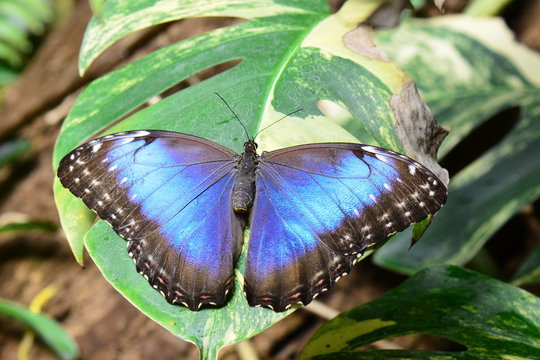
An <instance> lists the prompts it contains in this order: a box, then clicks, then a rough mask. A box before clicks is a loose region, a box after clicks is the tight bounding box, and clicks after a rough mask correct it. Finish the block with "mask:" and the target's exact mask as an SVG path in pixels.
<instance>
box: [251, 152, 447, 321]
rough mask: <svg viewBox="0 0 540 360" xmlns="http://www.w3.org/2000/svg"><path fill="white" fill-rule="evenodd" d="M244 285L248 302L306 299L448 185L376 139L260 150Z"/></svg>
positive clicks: (434, 204)
mask: <svg viewBox="0 0 540 360" xmlns="http://www.w3.org/2000/svg"><path fill="white" fill-rule="evenodd" d="M256 179H257V180H256V181H257V193H256V198H255V202H254V206H253V211H252V214H251V234H250V242H249V250H248V258H247V264H246V271H245V287H246V292H247V297H248V302H249V303H250V304H251V305H262V306H267V307H271V308H273V309H274V310H276V311H283V310H286V309H287V308H288V307H290V306H291V305H292V304H295V303H298V302H302V303H304V304H307V303H309V302H310V301H311V300H312V299H313V297H314V296H316V295H317V294H319V293H320V292H322V291H325V290H328V289H330V288H331V287H332V286H333V284H334V283H335V282H336V281H337V280H338V279H339V278H340V277H341V276H343V275H346V274H347V273H348V272H349V271H350V269H351V267H352V265H353V263H354V262H355V260H356V259H357V257H358V256H359V255H361V254H362V253H363V252H364V251H365V250H366V249H367V248H369V247H371V246H373V245H376V244H378V243H380V242H382V241H383V240H385V239H386V238H387V237H388V236H390V235H391V234H393V233H395V232H399V231H402V230H404V229H405V228H406V227H408V226H409V225H410V224H412V223H416V222H418V221H420V220H422V219H424V218H426V217H427V216H428V215H431V214H434V213H435V212H436V211H437V210H438V209H439V208H440V207H441V206H442V205H443V204H444V203H445V201H446V187H445V186H444V185H443V184H442V183H441V182H440V180H439V179H438V178H437V177H436V176H435V175H434V174H433V173H431V172H430V171H429V170H428V169H426V168H425V167H424V166H422V165H420V164H419V163H417V162H415V161H413V160H411V159H409V158H407V157H405V156H403V155H400V154H397V153H395V152H392V151H390V150H384V149H381V148H377V147H372V146H366V145H360V144H310V145H301V146H295V147H291V148H286V149H281V150H276V151H273V152H270V153H268V154H263V155H262V156H261V157H260V159H259V168H258V171H257V173H256Z"/></svg>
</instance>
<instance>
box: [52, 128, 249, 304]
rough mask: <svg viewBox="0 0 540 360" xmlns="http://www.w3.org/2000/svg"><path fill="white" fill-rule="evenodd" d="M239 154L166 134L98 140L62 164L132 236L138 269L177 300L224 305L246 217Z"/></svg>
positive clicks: (106, 216)
mask: <svg viewBox="0 0 540 360" xmlns="http://www.w3.org/2000/svg"><path fill="white" fill-rule="evenodd" d="M236 162H237V155H236V154H235V153H234V152H232V151H231V150H228V149H227V148H225V147H222V146H220V145H218V144H216V143H213V142H211V141H208V140H205V139H201V138H198V137H194V136H190V135H185V134H179V133H174V132H166V131H132V132H125V133H117V134H113V135H108V136H105V137H102V138H99V139H96V140H92V141H90V142H88V143H86V144H84V145H82V146H80V147H79V148H77V149H75V150H73V151H72V152H71V153H70V154H68V155H66V157H65V158H64V159H63V160H62V161H61V163H60V165H59V169H58V176H59V178H60V181H61V182H62V184H63V185H64V186H65V187H67V188H68V189H69V190H70V191H71V192H72V193H74V194H75V195H76V196H78V197H80V198H81V199H82V200H83V201H84V202H85V203H86V205H87V206H88V207H90V208H91V209H92V210H94V211H96V213H97V214H98V215H99V216H100V217H101V218H102V219H103V220H105V221H107V222H108V223H109V224H111V226H112V227H113V229H114V230H115V231H116V233H118V234H119V235H120V236H122V237H123V238H124V239H126V240H127V241H128V251H129V254H130V256H132V257H133V259H134V261H135V264H136V267H137V270H138V271H139V272H140V273H141V274H143V275H144V276H145V277H146V278H147V279H148V281H149V282H150V284H151V285H152V286H153V287H155V288H156V289H158V290H159V291H160V292H161V293H162V294H163V295H164V297H165V298H166V299H167V301H168V302H170V303H178V304H183V305H185V306H187V307H189V308H190V309H191V310H198V309H199V308H200V307H201V306H203V305H205V304H217V305H221V304H223V303H224V302H225V297H226V292H227V291H228V289H229V288H230V287H231V286H232V276H233V266H234V261H235V259H236V258H237V257H238V255H239V252H240V249H241V243H242V231H243V227H244V225H245V224H244V222H243V220H242V219H241V218H240V217H238V216H237V215H236V214H235V213H234V212H233V210H232V208H231V205H230V203H231V193H232V188H233V185H234V180H235V172H234V167H235V165H236Z"/></svg>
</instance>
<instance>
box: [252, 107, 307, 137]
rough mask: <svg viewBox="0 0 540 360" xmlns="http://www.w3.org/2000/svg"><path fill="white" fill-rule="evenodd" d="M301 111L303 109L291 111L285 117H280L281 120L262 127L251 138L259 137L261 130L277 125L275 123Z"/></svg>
mask: <svg viewBox="0 0 540 360" xmlns="http://www.w3.org/2000/svg"><path fill="white" fill-rule="evenodd" d="M302 110H304V109H298V110H294V111H291V112H290V113H288V114H287V115H285V116H284V117H282V118H281V119H278V120H276V121H274V122H273V123H271V124H270V125H268V126H265V127H263V128H262V129H261V130H259V131H258V132H257V133H256V134H255V136H254V137H253V138H256V137H257V135H259V134H260V133H261V132H262V131H263V130H266V129H268V128H269V127H270V126H272V125H274V124H277V123H278V122H280V121H281V120H283V119H285V118H287V117H289V116H291V115H292V114H296V113H297V112H299V111H302Z"/></svg>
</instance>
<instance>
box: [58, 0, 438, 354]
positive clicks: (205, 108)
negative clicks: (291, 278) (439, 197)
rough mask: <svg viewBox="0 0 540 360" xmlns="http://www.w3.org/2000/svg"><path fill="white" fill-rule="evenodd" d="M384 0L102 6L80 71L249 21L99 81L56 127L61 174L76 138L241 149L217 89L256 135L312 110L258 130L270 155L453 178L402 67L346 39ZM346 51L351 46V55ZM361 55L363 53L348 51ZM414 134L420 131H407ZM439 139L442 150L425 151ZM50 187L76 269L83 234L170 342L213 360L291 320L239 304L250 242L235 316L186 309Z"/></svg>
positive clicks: (76, 204)
mask: <svg viewBox="0 0 540 360" xmlns="http://www.w3.org/2000/svg"><path fill="white" fill-rule="evenodd" d="M381 1H382V0H381ZM381 1H375V0H372V1H358V0H355V1H350V2H347V3H346V4H345V5H344V7H343V8H342V10H341V11H340V12H339V13H338V14H335V15H332V14H331V13H330V11H329V9H328V5H327V3H326V1H324V0H319V1H310V2H302V1H296V0H287V1H285V0H281V1H269V0H265V1H260V2H253V1H236V2H234V3H232V2H230V1H227V2H225V1H212V2H210V1H198V2H192V1H170V0H169V1H158V2H156V1H133V2H131V1H130V2H125V1H114V0H108V1H106V2H105V4H104V6H103V8H102V13H101V14H100V15H99V16H98V17H95V18H94V19H93V20H92V21H91V23H90V25H89V28H88V29H87V33H86V35H85V42H84V45H83V50H82V54H81V68H82V70H84V69H86V68H87V67H88V66H89V64H90V62H91V61H92V60H93V59H95V57H96V56H97V55H98V54H99V53H100V52H102V51H103V50H104V49H105V48H106V47H107V46H108V45H110V44H111V43H112V42H114V41H115V40H117V39H119V38H120V37H122V36H124V35H125V34H127V33H129V32H130V31H134V30H137V29H140V28H143V27H147V26H151V25H153V24H157V23H160V22H164V21H171V20H175V19H179V18H181V17H194V16H201V15H220V16H236V17H244V18H246V19H247V20H246V21H245V22H243V23H241V24H239V25H235V26H231V27H227V28H221V29H217V30H214V31H211V32H209V33H206V34H203V35H200V36H197V37H194V38H191V39H188V40H185V41H182V42H179V43H176V44H172V45H170V46H168V47H166V48H163V49H160V50H158V51H156V52H154V53H152V54H149V55H147V56H145V57H144V58H142V59H139V60H137V61H135V62H133V63H132V64H129V65H127V66H125V67H123V68H120V69H118V70H116V71H114V72H112V73H110V74H108V75H106V76H104V77H102V78H100V79H98V80H96V81H94V82H93V83H92V84H90V85H89V86H88V87H87V88H86V89H85V91H84V92H83V93H82V94H81V96H80V97H79V99H78V100H77V102H76V104H75V105H74V107H73V109H72V111H71V112H70V114H69V116H68V118H67V119H66V121H65V123H64V126H63V127H62V129H61V133H60V135H59V138H58V141H57V144H56V147H55V153H54V159H53V162H54V167H55V169H56V167H57V166H58V163H59V161H60V159H61V158H62V156H64V155H65V154H66V153H67V152H68V151H70V150H71V149H73V148H74V147H75V146H76V145H78V144H80V143H81V142H83V141H86V140H88V139H90V138H93V137H96V136H97V135H100V134H105V133H113V132H117V131H123V130H134V129H165V130H172V131H179V132H184V133H189V134H193V135H198V136H202V137H205V138H207V139H210V140H213V141H216V142H218V143H220V144H223V145H225V146H227V147H229V148H232V149H234V150H236V151H241V150H242V144H243V143H244V142H245V141H246V138H247V135H246V134H245V133H244V131H243V129H242V126H241V125H240V124H239V123H238V122H237V121H236V120H235V119H234V117H233V116H232V114H231V113H230V112H229V111H228V110H227V107H226V106H225V105H224V104H223V103H222V102H221V101H220V100H219V99H218V98H217V97H216V96H215V95H214V92H218V93H219V94H221V95H222V96H223V97H224V98H225V99H227V101H228V102H229V104H230V106H231V107H232V108H233V109H234V111H235V112H236V113H237V114H239V116H240V118H241V119H242V121H243V123H244V125H245V126H246V128H247V129H248V132H249V135H250V136H253V135H255V134H256V133H257V132H258V130H260V129H262V128H264V127H265V126H266V125H268V124H271V123H272V122H274V121H275V120H277V119H280V118H281V117H283V116H284V114H287V113H289V112H291V111H293V110H297V109H300V108H301V109H303V110H302V111H301V112H299V113H297V114H295V115H294V116H290V117H289V118H287V119H285V120H283V121H280V122H279V123H277V124H276V125H274V126H272V127H270V128H268V129H267V130H265V131H263V132H262V133H261V134H260V136H258V138H257V142H258V144H259V148H260V149H262V150H271V149H275V148H280V147H284V146H289V145H294V144H299V143H306V142H317V141H332V140H334V141H362V142H366V143H370V144H375V145H380V146H384V147H387V148H391V149H394V150H398V151H402V152H403V151H406V152H407V153H408V154H410V155H412V156H414V157H415V158H417V159H418V160H420V161H421V162H422V163H424V164H426V165H427V166H429V167H431V168H432V169H433V170H434V171H435V172H437V173H439V174H441V176H442V177H443V178H444V175H445V173H444V171H442V170H441V169H440V167H438V166H437V165H436V163H435V160H434V154H435V152H436V148H437V146H438V142H437V139H440V136H442V135H441V134H444V132H443V131H441V130H440V128H439V127H438V126H437V125H436V124H435V123H434V122H433V119H432V117H431V114H430V112H429V110H428V109H427V108H426V107H425V104H423V103H422V102H421V101H420V100H419V97H418V94H417V92H416V89H415V87H414V85H413V84H412V83H411V82H410V79H409V78H408V77H407V76H406V75H405V74H404V73H402V72H401V71H400V70H399V69H398V68H397V67H396V66H395V65H394V64H393V63H391V62H388V61H385V60H384V59H379V57H377V56H374V55H371V54H373V53H374V52H369V51H366V50H370V49H369V48H370V46H371V45H370V44H369V42H368V43H362V42H360V43H358V41H357V42H356V43H354V41H355V39H358V38H361V36H360V35H363V36H367V37H368V38H369V32H367V31H366V30H362V29H361V30H360V32H361V33H358V32H351V31H352V30H353V29H354V28H355V26H356V24H357V23H358V22H359V21H361V20H363V19H365V18H367V17H368V16H369V15H370V14H371V12H372V11H373V10H374V9H376V8H377V7H378V6H379V5H380V4H381ZM202 10H204V12H202ZM348 42H351V43H353V45H351V48H349V47H347V45H346V43H348ZM354 44H355V45H354ZM355 46H356V48H357V49H358V48H360V50H357V51H355V50H353V48H355ZM364 53H366V54H368V55H362V54H364ZM375 53H376V52H375ZM232 60H237V61H240V62H239V63H238V64H237V65H235V66H234V67H232V68H231V69H229V70H227V71H225V72H222V73H220V74H218V75H215V76H214V77H212V78H210V79H207V80H205V81H202V82H200V83H198V84H197V85H194V86H191V87H189V88H187V89H185V90H182V91H180V92H177V93H174V94H172V95H170V96H168V97H166V98H165V99H161V101H158V102H157V103H154V102H153V103H152V105H150V106H148V107H146V108H144V109H143V110H140V111H138V112H135V113H134V114H130V113H131V112H132V111H133V110H134V109H136V108H137V107H139V106H140V105H143V104H145V103H146V102H147V101H149V100H150V99H152V98H154V97H155V96H156V95H159V94H161V93H163V92H164V91H165V90H167V89H169V88H171V87H172V86H174V85H176V84H178V83H179V82H181V81H182V80H184V79H186V78H188V77H189V76H191V75H193V74H195V73H197V72H199V71H201V70H204V69H207V68H209V67H212V66H214V65H218V64H223V63H227V62H230V61H232ZM322 100H325V101H326V103H328V102H329V101H330V102H333V103H335V104H339V106H340V107H341V108H342V109H344V110H345V112H346V113H347V116H345V117H340V118H339V119H337V118H336V119H334V118H328V117H325V116H324V115H323V114H322V113H321V111H320V110H319V107H318V105H319V104H320V103H321V101H322ZM128 114H130V115H129V116H127V115H128ZM412 114H414V116H412ZM415 125H417V127H418V128H420V129H421V130H420V131H412V132H407V131H404V129H406V128H414V126H415ZM431 136H435V140H434V141H431V139H430V141H426V138H430V137H431ZM54 189H55V198H56V202H57V206H58V209H59V213H60V218H61V221H62V226H63V228H64V230H65V231H66V234H67V236H68V239H69V241H70V244H71V246H72V249H73V251H74V253H75V255H76V257H77V259H79V260H80V259H82V248H83V241H82V239H83V238H85V241H84V243H85V245H86V247H87V249H88V251H89V252H90V255H91V256H92V258H93V260H94V261H95V263H96V264H97V265H98V267H99V268H100V269H101V271H102V273H103V274H104V276H105V277H106V278H107V279H108V281H109V282H110V283H111V284H112V285H113V286H115V288H117V289H118V290H119V291H120V292H121V293H122V294H123V295H124V296H125V297H126V298H127V299H128V300H129V301H131V302H132V303H133V304H135V305H136V306H137V307H138V308H139V309H140V310H141V311H143V312H144V313H145V314H147V315H148V316H149V317H151V318H152V319H154V320H155V321H157V322H158V323H160V324H161V325H163V326H164V327H166V328H167V329H169V330H170V331H171V332H172V333H173V334H175V335H177V336H180V337H182V338H185V339H188V340H190V341H193V342H194V343H196V344H197V345H198V346H199V347H200V349H201V354H202V357H203V358H212V357H215V355H216V353H217V349H218V348H219V347H221V346H223V345H225V344H231V343H234V342H237V341H240V340H242V339H245V338H247V337H250V336H252V335H254V334H256V333H258V332H260V331H262V330H264V329H265V328H267V327H268V326H270V325H271V324H273V323H274V322H276V321H278V320H279V319H281V318H283V317H284V316H286V315H287V313H283V314H275V313H274V312H272V311H271V310H268V309H253V308H250V307H249V306H248V305H247V301H246V300H245V298H244V296H243V295H242V294H241V288H242V281H243V280H242V276H241V274H242V267H243V261H244V259H245V251H246V249H245V248H246V247H245V246H244V250H243V252H242V255H241V258H240V260H239V262H238V264H237V270H236V274H237V278H236V280H237V281H236V284H235V290H234V292H233V296H232V298H231V300H230V301H229V302H228V303H227V305H226V306H224V307H223V308H220V309H205V310H202V311H200V312H191V311H189V310H186V309H184V308H182V307H178V306H173V305H169V304H168V303H166V301H165V300H164V299H163V298H162V297H161V295H159V293H158V292H156V291H155V290H153V289H152V288H151V287H150V286H149V285H148V283H147V282H146V280H144V279H143V278H142V277H141V276H139V275H138V274H136V272H135V271H134V265H133V264H132V263H131V261H130V259H129V257H127V254H126V250H125V242H124V241H123V240H122V239H120V238H119V237H118V236H117V235H116V234H115V233H114V232H113V231H112V229H111V228H110V227H109V226H108V225H106V224H105V223H104V222H102V221H99V222H97V223H96V224H95V225H92V223H93V222H92V221H93V219H94V216H95V215H94V214H93V213H92V212H90V211H89V210H88V209H87V208H86V207H85V206H84V204H83V203H82V201H80V200H79V199H76V198H75V197H73V196H72V195H71V194H70V193H69V192H68V191H67V190H66V189H64V188H63V187H62V186H61V185H60V184H59V182H58V180H56V182H55V188H54Z"/></svg>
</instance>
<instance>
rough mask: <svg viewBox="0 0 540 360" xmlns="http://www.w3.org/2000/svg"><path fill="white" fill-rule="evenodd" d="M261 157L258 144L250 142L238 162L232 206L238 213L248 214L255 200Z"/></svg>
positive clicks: (246, 144) (245, 145) (245, 146)
mask: <svg viewBox="0 0 540 360" xmlns="http://www.w3.org/2000/svg"><path fill="white" fill-rule="evenodd" d="M258 158H259V155H257V144H256V143H255V142H254V141H253V140H250V141H248V142H246V143H245V144H244V153H243V154H242V156H241V157H240V159H239V160H238V165H237V167H236V169H237V175H236V182H235V183H234V187H233V193H232V205H233V209H234V211H236V212H237V213H246V212H248V211H249V210H250V209H251V206H252V205H253V199H254V198H255V169H256V168H257V164H258V162H259V160H258Z"/></svg>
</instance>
